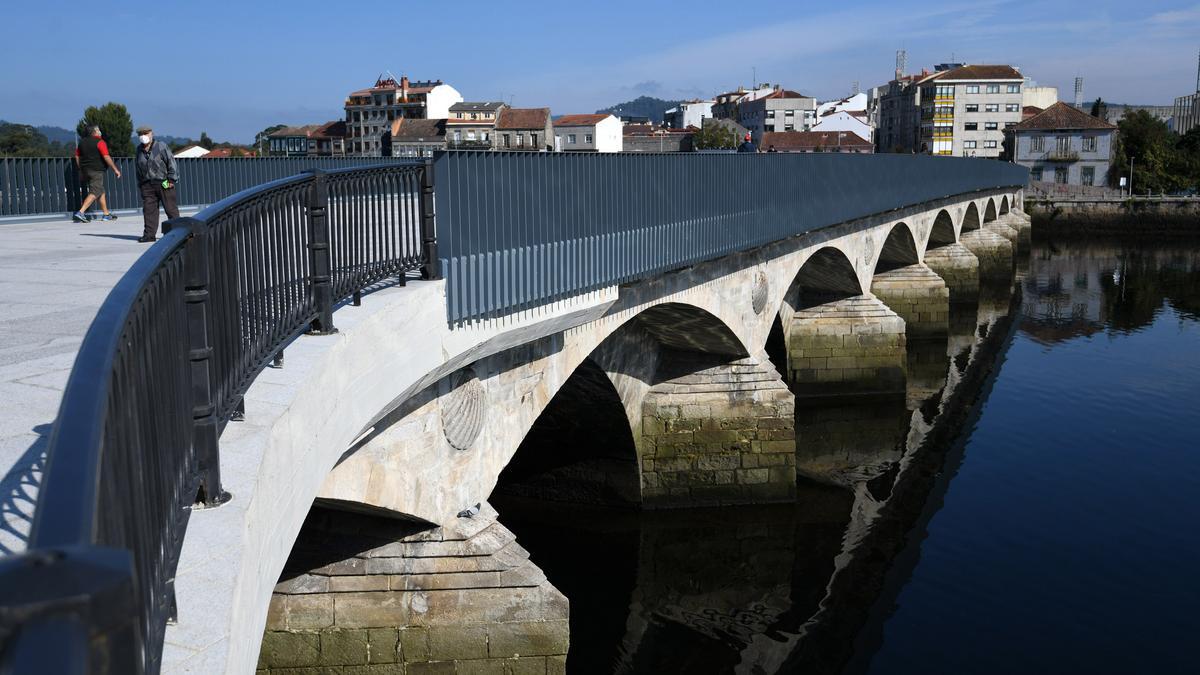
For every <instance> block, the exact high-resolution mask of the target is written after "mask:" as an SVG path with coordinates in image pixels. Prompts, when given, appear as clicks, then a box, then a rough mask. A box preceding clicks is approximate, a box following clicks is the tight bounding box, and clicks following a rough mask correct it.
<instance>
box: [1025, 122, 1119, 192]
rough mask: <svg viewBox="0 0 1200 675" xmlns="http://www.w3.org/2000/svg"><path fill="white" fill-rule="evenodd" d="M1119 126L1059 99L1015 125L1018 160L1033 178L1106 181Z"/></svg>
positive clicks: (1064, 181) (1073, 182)
mask: <svg viewBox="0 0 1200 675" xmlns="http://www.w3.org/2000/svg"><path fill="white" fill-rule="evenodd" d="M1116 129H1117V127H1116V126H1114V125H1113V124H1111V123H1109V122H1106V121H1104V120H1102V119H1099V118H1096V117H1092V116H1091V115H1089V114H1087V113H1085V112H1083V111H1081V110H1079V109H1077V108H1075V106H1071V105H1067V104H1066V103H1061V102H1060V103H1055V104H1054V105H1052V106H1050V107H1049V108H1046V109H1045V110H1043V111H1042V112H1040V113H1038V114H1037V115H1034V116H1033V117H1030V118H1029V119H1027V120H1025V121H1024V122H1021V123H1020V124H1018V125H1017V126H1016V127H1014V128H1013V131H1012V134H1013V141H1012V142H1013V152H1014V159H1015V161H1016V163H1017V164H1020V165H1021V166H1024V167H1028V168H1029V172H1030V176H1029V180H1030V181H1032V182H1051V181H1052V182H1055V183H1060V184H1067V185H1106V184H1107V183H1108V170H1109V164H1110V163H1111V159H1112V148H1113V136H1114V135H1115V132H1116Z"/></svg>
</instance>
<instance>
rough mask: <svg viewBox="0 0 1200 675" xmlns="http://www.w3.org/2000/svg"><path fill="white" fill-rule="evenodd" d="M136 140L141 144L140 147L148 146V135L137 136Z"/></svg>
mask: <svg viewBox="0 0 1200 675" xmlns="http://www.w3.org/2000/svg"><path fill="white" fill-rule="evenodd" d="M138 140H139V141H141V142H142V145H150V134H142V135H141V136H138Z"/></svg>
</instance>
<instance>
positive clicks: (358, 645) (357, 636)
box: [320, 630, 369, 666]
mask: <svg viewBox="0 0 1200 675" xmlns="http://www.w3.org/2000/svg"><path fill="white" fill-rule="evenodd" d="M368 651H369V650H368V647H367V631H365V630H331V631H324V632H322V633H321V658H320V663H321V665H325V666H354V665H360V664H364V663H367V660H368V659H367V654H368Z"/></svg>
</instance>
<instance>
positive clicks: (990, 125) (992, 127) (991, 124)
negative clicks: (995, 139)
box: [983, 122, 1000, 131]
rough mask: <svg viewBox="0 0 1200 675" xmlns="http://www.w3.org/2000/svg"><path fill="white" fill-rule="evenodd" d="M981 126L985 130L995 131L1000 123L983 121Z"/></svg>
mask: <svg viewBox="0 0 1200 675" xmlns="http://www.w3.org/2000/svg"><path fill="white" fill-rule="evenodd" d="M983 128H984V130H985V131H995V130H997V129H998V128H1000V125H998V124H997V123H995V122H984V123H983Z"/></svg>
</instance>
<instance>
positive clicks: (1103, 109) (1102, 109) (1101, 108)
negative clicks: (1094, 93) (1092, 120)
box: [1092, 98, 1108, 119]
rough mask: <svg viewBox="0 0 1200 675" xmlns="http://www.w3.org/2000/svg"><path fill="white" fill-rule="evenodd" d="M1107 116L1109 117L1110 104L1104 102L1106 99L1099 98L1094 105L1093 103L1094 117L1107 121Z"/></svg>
mask: <svg viewBox="0 0 1200 675" xmlns="http://www.w3.org/2000/svg"><path fill="white" fill-rule="evenodd" d="M1107 116H1108V104H1107V103H1105V102H1104V99H1102V98H1097V99H1096V101H1095V102H1094V103H1092V117H1099V118H1100V119H1105V118H1106V117H1107Z"/></svg>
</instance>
